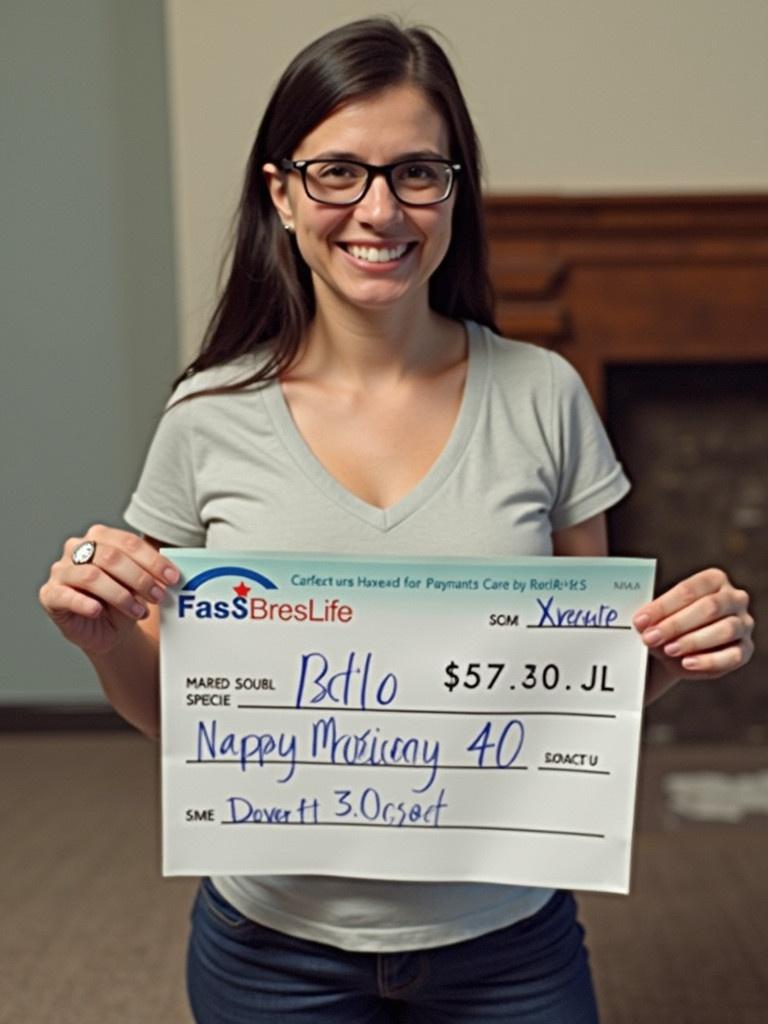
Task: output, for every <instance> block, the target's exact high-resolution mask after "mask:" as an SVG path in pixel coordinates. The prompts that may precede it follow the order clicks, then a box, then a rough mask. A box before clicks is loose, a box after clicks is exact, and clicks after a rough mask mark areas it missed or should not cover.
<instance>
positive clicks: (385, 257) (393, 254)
mask: <svg viewBox="0 0 768 1024" xmlns="http://www.w3.org/2000/svg"><path fill="white" fill-rule="evenodd" d="M407 248H408V246H407V245H398V246H395V248H394V249H381V248H378V247H377V248H374V246H372V245H348V246H346V249H347V252H349V253H350V255H352V256H354V257H355V258H356V259H358V260H367V261H368V262H369V263H386V262H388V261H389V260H399V259H400V258H401V256H403V255H404V254H405V250H406V249H407Z"/></svg>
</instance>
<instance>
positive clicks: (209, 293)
mask: <svg viewBox="0 0 768 1024" xmlns="http://www.w3.org/2000/svg"><path fill="white" fill-rule="evenodd" d="M379 13H385V14H396V15H400V16H403V17H404V18H406V19H407V20H408V21H410V22H414V21H415V22H421V23H424V24H426V25H429V26H432V27H434V28H435V29H437V30H439V32H440V33H442V35H443V37H444V44H445V47H446V49H447V51H448V53H449V56H450V57H451V59H452V61H453V62H454V65H455V67H456V70H457V72H458V75H459V77H460V80H461V83H462V85H463V87H464V90H465V94H466V96H467V99H468V102H469V105H470V109H471V112H472V114H473V117H474V119H475V123H476V126H477V129H478V133H479V136H480V139H481V142H482V143H483V147H484V154H485V161H486V187H487V192H488V193H489V194H491V195H494V196H502V197H504V196H509V197H518V198H520V197H522V198H524V197H541V196H550V197H569V196H571V197H576V198H578V197H591V196H592V197H623V196H646V197H655V196H663V197H666V199H669V198H670V197H671V198H674V197H676V196H680V197H689V196H708V197H714V198H716V199H718V200H720V201H722V200H723V199H727V198H728V197H753V198H754V199H756V201H757V205H756V206H755V209H758V210H760V211H761V213H760V215H761V216H762V217H763V223H765V207H766V202H767V201H768V119H767V118H766V115H765V107H766V97H768V61H766V59H765V43H766V40H768V5H766V4H765V3H764V2H763V0H730V2H716V0H678V2H673V3H670V2H669V0H667V2H662V0H646V2H645V3H644V4H642V5H640V4H637V3H630V2H629V0H581V2H568V0H509V2H504V0H497V2H493V0H474V2H473V3H471V4H468V3H464V2H460V0H443V2H438V0H432V2H427V0H416V2H413V3H410V4H386V3H383V4H379V3H370V2H365V0H346V2H342V0H326V2H325V3H320V4H318V3H310V2H308V0H294V2H293V3H290V4H286V3H285V2H276V0H167V2H166V3H165V4H162V3H161V2H159V0H157V2H152V0H132V2H130V3H128V2H123V0H67V3H65V4H60V3H53V2H51V0H47V2H46V0H3V2H2V4H0V75H1V76H2V79H1V80H2V89H1V90H0V112H1V113H0V116H1V117H2V138H3V147H2V163H0V184H1V186H2V187H0V204H1V207H0V211H1V214H0V215H1V218H2V241H0V252H1V253H2V264H1V266H2V274H0V289H1V290H2V297H1V299H0V310H1V312H0V317H2V320H1V322H2V337H3V351H4V352H5V354H6V367H7V371H6V373H5V375H4V387H3V400H2V403H1V405H0V410H1V411H0V416H2V432H1V435H0V436H1V437H2V459H3V464H2V480H3V502H2V521H3V527H4V536H5V538H6V545H5V546H6V554H5V559H6V586H5V588H4V596H3V601H4V607H3V616H2V621H3V631H2V642H3V653H4V658H3V675H2V680H1V682H0V721H2V723H3V724H4V726H5V731H4V733H3V735H2V737H0V758H1V759H2V766H3V779H4V785H3V805H2V806H3V813H4V820H5V823H6V829H7V831H6V842H5V843H4V844H3V852H2V854H0V857H2V858H3V860H4V871H3V874H2V878H3V882H2V885H3V886H5V887H7V893H4V894H3V905H4V906H5V907H11V912H10V915H9V916H8V917H7V918H6V924H7V925H8V927H4V929H3V938H2V939H0V955H2V957H3V962H4V963H6V964H7V965H11V967H12V968H13V969H12V970H11V971H10V972H6V974H5V979H4V980H3V981H2V982H0V1022H2V1021H5V1020H7V1021H9V1022H10V1021H13V1022H17V1021H24V1022H25V1024H26V1022H29V1024H37V1021H48V1020H54V1019H55V1020H57V1021H61V1022H62V1024H67V1022H69V1021H72V1022H75V1021H77V1022H78V1024H80V1022H83V1024H87V1022H88V1021H90V1020H91V1019H93V1020H94V1021H96V1020H98V1021H107V1020H114V1021H119V1022H121V1024H123V1022H125V1024H131V1022H133V1021H137V1022H138V1021H150V1020H151V1021H154V1020H163V1021H166V1020H178V1021H186V1020H187V1019H188V1018H187V1016H186V1010H185V1009H184V1001H183V992H182V988H181V986H182V960H183V944H184V930H185V927H186V924H185V914H186V908H187V905H188V903H189V900H190V898H191V892H192V887H191V883H188V882H187V881H186V880H185V881H176V880H175V881H165V882H164V881H162V880H161V879H160V878H159V867H158V838H157V830H158V799H157V764H156V751H155V750H154V748H153V747H152V746H151V745H150V744H149V743H148V742H146V741H144V740H142V739H141V738H139V737H135V736H134V735H133V734H131V733H130V732H128V731H119V730H114V729H110V728H109V726H111V725H112V724H113V723H112V721H111V718H110V716H108V715H107V714H105V713H104V712H105V710H106V709H105V705H104V702H103V699H102V697H101V695H100V691H99V688H98V684H97V683H96V681H95V677H94V676H93V675H92V673H91V672H90V670H89V667H88V665H87V663H86V662H85V661H84V659H83V658H82V656H80V655H79V654H78V653H77V652H76V651H74V650H70V649H68V647H67V645H66V644H64V643H63V642H61V641H60V640H59V637H58V634H57V633H56V631H55V629H54V628H53V627H52V626H51V625H50V624H49V623H48V622H47V620H46V619H45V616H44V615H43V614H42V612H41V611H40V610H39V608H38V605H37V589H38V587H39V585H40V584H41V583H42V581H43V580H44V579H45V577H46V575H47V572H48V567H49V565H50V563H51V561H53V559H54V558H56V557H57V556H58V552H59V550H60V547H61V544H62V542H63V540H64V539H65V538H66V537H67V536H69V535H76V534H79V533H81V532H83V531H84V530H85V529H86V527H87V526H88V525H89V524H90V523H92V522H97V521H103V522H107V523H111V524H115V525H122V524H121V512H122V509H123V508H124V507H125V505H126V503H127V500H128V497H129V495H130V492H131V490H132V487H133V484H134V483H135V480H136V478H137V475H138V471H139V469H140V466H141V463H142V460H143V457H144V453H145V451H146V446H147V444H148V441H149V439H150V437H151V435H152V433H153V430H154V427H155V425H156V423H157V419H158V417H159V415H160V411H161V409H162V406H163V403H164V401H165V400H166V398H167V396H168V392H169V386H170V382H171V380H172V378H173V377H174V376H175V374H176V373H177V372H178V371H179V369H180V367H181V366H182V365H183V364H184V363H185V362H186V361H187V360H188V359H189V357H190V355H191V353H192V352H193V351H194V349H195V346H196V345H197V343H198V342H199V338H200V335H201V332H202V330H203V328H204V325H205V321H206V318H207V316H208V315H209V314H210V311H211V308H212V303H213V297H214V294H215V288H216V280H217V274H218V272H219V267H220V264H221V261H222V258H223V256H224V253H225V246H226V239H227V237H228V230H229V225H230V220H231V216H232V214H233V211H234V207H235V203H236V201H237V196H238V192H239V188H240V183H241V180H242V173H243V167H244V163H245V159H246V156H247V153H248V150H249V148H250V145H251V142H252V137H253V133H254V130H255V127H256V125H257V123H258V120H259V118H260V115H261V111H262V109H263V107H264V104H265V102H266V99H267V97H268V95H269V92H270V90H271V88H272V86H273V85H274V83H275V81H276V78H277V76H278V75H279V73H280V72H281V70H282V68H283V67H284V66H285V64H286V62H287V61H288V60H289V59H290V57H291V56H292V55H293V54H294V53H295V52H296V51H297V50H298V49H299V48H300V47H301V46H302V45H303V44H305V43H307V42H309V41H310V40H311V39H313V38H315V37H316V36H317V35H318V34H320V33H321V32H323V31H324V30H326V29H329V28H331V27H333V26H335V25H338V24H340V23H342V22H344V21H347V20H351V19H354V18H357V17H363V16H366V15H371V14H379ZM761 201H762V206H760V202H761ZM754 266H755V267H758V269H759V268H762V269H761V271H760V272H762V273H766V272H768V252H766V254H765V255H764V257H763V261H762V263H760V259H759V258H755V260H754ZM765 326H766V327H767V328H768V323H766V324H765ZM762 337H763V343H764V348H763V349H762V357H761V360H759V361H756V360H754V359H753V360H752V362H751V363H750V367H751V370H750V372H751V373H752V374H753V376H754V388H755V393H758V391H757V389H758V388H762V389H763V390H762V391H761V392H759V393H760V394H762V395H764V394H765V381H766V371H765V360H766V359H767V358H768V340H766V339H765V336H764V335H763V336H762ZM731 340H732V339H730V338H729V337H727V335H724V337H723V346H724V348H727V346H728V345H729V344H730V343H731ZM740 426H741V429H743V431H744V434H745V436H746V435H749V436H751V437H752V439H753V447H754V436H755V431H756V430H758V431H759V430H763V431H764V430H766V427H765V421H764V410H763V419H762V420H760V422H759V423H758V420H757V418H755V420H754V421H750V419H749V417H746V418H745V421H744V422H743V424H741V425H740ZM755 451H756V453H757V454H756V457H757V459H758V462H757V463H756V464H753V465H752V466H751V467H750V468H749V469H745V470H744V472H745V473H750V474H753V475H755V474H756V476H755V479H757V480H758V485H756V487H757V490H756V491H755V488H753V492H754V494H753V500H752V504H751V505H750V509H751V510H752V511H751V512H750V515H751V516H752V519H751V520H750V525H749V527H748V529H747V527H744V530H747V535H748V537H749V538H750V544H752V543H754V545H755V547H754V549H753V548H750V549H749V550H748V552H747V554H748V556H749V561H750V568H751V570H752V571H754V572H756V573H758V576H756V577H755V578H756V580H757V583H756V584H755V585H756V586H757V588H758V589H759V588H760V587H763V588H764V587H765V585H766V570H765V558H766V553H765V552H766V546H765V541H764V521H765V520H764V518H761V516H763V515H764V513H765V509H766V507H768V495H767V494H766V490H765V487H763V490H762V491H761V490H760V486H759V480H760V479H762V480H766V479H768V473H766V472H765V470H766V469H768V459H766V457H765V456H766V452H765V448H764V447H763V446H761V445H758V447H757V448H756V449H755ZM721 455H722V453H721ZM722 457H723V458H726V457H729V454H728V453H726V455H724V456H722ZM760 460H762V461H760ZM755 466H756V467H757V468H755ZM755 495H756V496H755ZM742 532H743V531H742ZM628 553H629V552H628ZM662 554H663V553H662ZM741 556H742V557H746V556H745V555H744V552H743V551H742V552H741ZM761 566H762V568H761ZM760 610H761V609H760V608H758V613H759V612H760ZM758 618H759V614H758ZM759 642H760V634H759V631H758V643H759ZM718 685H721V686H723V687H731V686H733V687H738V685H739V684H738V678H735V679H734V680H733V681H732V682H731V681H729V682H726V683H722V684H718ZM761 685H762V676H761V677H760V678H759V679H757V677H756V676H755V675H754V673H753V676H752V677H751V679H750V686H751V689H750V690H749V693H750V694H751V698H750V703H749V706H748V709H747V711H745V710H744V707H741V709H740V710H739V709H735V710H734V711H733V713H732V718H731V719H730V720H729V701H728V698H727V697H723V696H721V695H722V694H723V693H725V691H720V694H721V695H719V696H716V697H713V698H711V700H715V701H716V703H717V709H716V715H715V714H714V713H713V715H710V716H709V717H707V718H705V717H703V716H702V718H701V726H700V728H699V726H698V725H697V730H698V732H696V731H694V733H693V734H692V733H691V730H690V729H688V730H687V731H686V722H690V721H691V715H692V712H691V710H690V709H691V708H692V707H693V706H694V704H695V702H696V699H697V697H696V693H695V692H693V691H692V690H691V688H690V687H689V688H688V690H687V692H686V693H685V694H684V695H683V696H682V697H681V696H679V695H677V694H675V695H674V697H671V698H670V701H672V700H674V702H675V703H674V705H670V706H672V707H673V708H674V714H671V713H670V714H667V715H664V714H662V712H661V709H660V710H659V712H658V716H659V717H658V721H657V722H656V726H657V728H656V729H655V731H652V732H651V733H650V734H649V735H648V737H647V740H648V742H647V744H646V748H645V750H644V755H643V771H642V773H641V787H640V803H639V814H638V841H637V849H636V867H635V875H636V878H635V884H634V886H633V893H632V895H631V896H630V897H604V896H590V895H588V894H586V895H585V896H584V897H583V898H582V901H581V902H582V908H583V915H584V917H585V919H587V923H588V924H589V932H590V935H591V936H592V937H593V938H592V943H591V945H592V948H593V950H594V957H595V971H596V978H597V982H598V990H599V992H600V995H601V999H602V1002H603V1007H604V1017H605V1020H606V1021H608V1022H613V1021H616V1022H622V1024H623V1022H626V1024H639V1022H645V1021H652V1020H653V1021H658V1020H675V1021H685V1022H687V1021H691V1022H694V1021H696V1022H697V1024H702V1022H705V1024H706V1022H709V1021H712V1022H713V1024H714V1022H715V1021H717V1022H718V1024H720V1022H723V1021H738V1022H744V1024H753V1022H754V1024H757V1022H758V1021H762V1020H764V1012H765V1011H764V1007H765V1005H768V967H767V966H766V960H765V957H764V955H763V951H764V949H765V946H766V943H767V942H768V928H766V925H765V923H764V921H763V916H764V915H762V913H761V910H762V909H764V908H765V906H766V900H767V899H768V890H767V889H766V883H765V872H764V864H765V861H766V855H768V841H767V840H766V836H767V835H768V833H767V832H766V825H768V819H767V818H766V813H768V781H767V780H768V754H767V753H766V748H765V742H766V735H767V734H766V715H765V702H764V701H762V699H761V697H760V691H759V687H760V686H761ZM712 706H713V707H714V705H712ZM734 707H735V706H734ZM747 713H748V714H749V715H750V716H751V717H750V725H751V728H747V727H746V726H744V727H743V728H742V725H739V729H735V728H730V727H729V721H731V722H735V721H736V720H737V715H739V714H741V715H742V716H743V715H744V714H747ZM694 717H695V715H694ZM738 721H739V722H740V723H742V719H738ZM718 723H719V724H720V726H721V729H720V732H721V735H720V736H719V737H718V735H717V728H716V726H717V724H718ZM86 727H88V729H87V731H86ZM682 739H684V740H685V742H682V741H681V740H682ZM676 740H678V742H675V741H676ZM705 776H706V777H705Z"/></svg>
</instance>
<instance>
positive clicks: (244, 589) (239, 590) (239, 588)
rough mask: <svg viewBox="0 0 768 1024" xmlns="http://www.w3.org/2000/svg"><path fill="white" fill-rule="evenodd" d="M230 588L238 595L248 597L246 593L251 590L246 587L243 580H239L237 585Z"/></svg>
mask: <svg viewBox="0 0 768 1024" xmlns="http://www.w3.org/2000/svg"><path fill="white" fill-rule="evenodd" d="M232 589H233V590H234V592H235V593H236V594H237V596H238V597H248V595H249V594H250V592H251V588H250V587H246V585H245V584H244V583H243V582H241V583H240V585H239V586H237V587H233V588H232Z"/></svg>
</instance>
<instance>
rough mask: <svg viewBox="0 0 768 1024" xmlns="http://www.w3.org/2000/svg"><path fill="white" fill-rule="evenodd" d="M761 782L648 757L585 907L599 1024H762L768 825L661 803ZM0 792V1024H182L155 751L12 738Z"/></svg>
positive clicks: (175, 886)
mask: <svg viewBox="0 0 768 1024" xmlns="http://www.w3.org/2000/svg"><path fill="white" fill-rule="evenodd" d="M766 768H768V752H766V751H765V750H759V749H755V748H732V747H708V748H695V747H681V748H650V749H648V750H646V751H645V752H644V755H643V770H642V781H641V787H640V800H639V813H638V835H637V842H636V848H635V861H634V865H635V866H634V882H633V892H632V895H631V896H628V897H624V896H606V895H600V894H589V893H583V894H580V897H579V902H580V906H581V911H582V913H581V916H582V920H583V921H584V923H585V925H586V927H587V934H588V939H589V946H590V949H591V953H592V962H593V968H594V973H595V981H596V985H597V989H598V995H599V999H600V1004H601V1012H602V1022H603V1024H660V1022H661V1024H666V1022H675V1024H766V1022H768V816H765V815H764V814H760V813H756V814H753V815H751V816H750V817H748V818H746V819H745V820H744V821H742V822H740V823H739V824H732V825H728V824H712V823H696V822H690V821H688V820H687V819H683V818H681V817H678V816H676V815H675V814H673V813H672V812H670V810H669V808H668V807H667V806H666V805H665V802H664V798H663V791H662V785H663V780H664V778H665V776H666V775H667V774H668V773H669V772H670V771H683V770H685V771H690V770H702V771H703V770H709V771H712V770H717V771H723V772H730V773H738V772H749V771H758V770H763V771H764V770H765V769H766ZM0 778H2V786H1V787H0V813H1V814H2V825H3V830H2V836H3V838H2V843H0V864H1V865H2V870H1V871H0V907H2V928H0V1022H1V1024H161V1022H162V1024H166V1022H167V1024H190V1021H191V1017H190V1014H189V1011H188V1010H187V1008H186V999H185V994H184V978H183V973H184V951H185V943H186V931H187V915H188V911H189V906H190V902H191V899H192V895H193V892H194V890H195V886H196V883H195V881H194V880H192V879H181V880H178V879H162V878H161V877H160V868H159V862H160V858H159V821H158V800H157V792H158V771H157V750H156V748H155V747H154V746H153V745H152V744H150V743H149V742H148V741H146V740H144V739H142V738H141V737H140V736H136V735H134V734H131V733H113V732H106V733H91V734H81V733H46V734H40V735H30V734H5V735H2V736H0Z"/></svg>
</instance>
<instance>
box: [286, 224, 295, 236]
mask: <svg viewBox="0 0 768 1024" xmlns="http://www.w3.org/2000/svg"><path fill="white" fill-rule="evenodd" d="M283 227H284V228H285V230H286V231H287V232H288V234H289V235H292V234H293V232H294V227H293V224H283Z"/></svg>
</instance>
